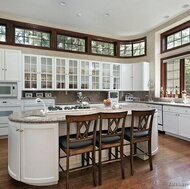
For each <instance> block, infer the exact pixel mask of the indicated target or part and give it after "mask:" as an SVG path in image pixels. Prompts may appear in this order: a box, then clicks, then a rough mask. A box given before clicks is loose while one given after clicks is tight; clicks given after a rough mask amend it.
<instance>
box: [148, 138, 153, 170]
mask: <svg viewBox="0 0 190 189" xmlns="http://www.w3.org/2000/svg"><path fill="white" fill-rule="evenodd" d="M148 156H149V165H150V170H153V166H152V152H151V140H149V141H148Z"/></svg>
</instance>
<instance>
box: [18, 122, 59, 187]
mask: <svg viewBox="0 0 190 189" xmlns="http://www.w3.org/2000/svg"><path fill="white" fill-rule="evenodd" d="M21 131H22V132H21V181H22V182H25V183H34V184H35V183H38V184H40V183H43V184H44V183H50V182H55V181H58V174H59V170H58V167H59V166H58V165H59V164H58V149H59V146H58V136H59V134H58V123H52V124H47V123H46V124H21Z"/></svg>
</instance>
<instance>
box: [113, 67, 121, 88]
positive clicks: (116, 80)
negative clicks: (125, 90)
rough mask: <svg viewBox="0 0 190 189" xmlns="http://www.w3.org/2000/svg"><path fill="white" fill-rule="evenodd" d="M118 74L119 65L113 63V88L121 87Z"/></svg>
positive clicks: (119, 73)
mask: <svg viewBox="0 0 190 189" xmlns="http://www.w3.org/2000/svg"><path fill="white" fill-rule="evenodd" d="M120 75H121V65H120V64H113V89H120V88H121V82H120Z"/></svg>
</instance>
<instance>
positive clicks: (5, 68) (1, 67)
mask: <svg viewBox="0 0 190 189" xmlns="http://www.w3.org/2000/svg"><path fill="white" fill-rule="evenodd" d="M1 80H2V81H21V51H18V50H11V49H0V81H1Z"/></svg>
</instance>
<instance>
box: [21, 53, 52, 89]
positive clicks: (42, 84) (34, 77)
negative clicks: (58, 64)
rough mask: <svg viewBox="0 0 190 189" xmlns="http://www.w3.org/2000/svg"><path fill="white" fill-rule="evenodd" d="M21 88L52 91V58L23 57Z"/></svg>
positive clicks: (25, 55) (26, 55)
mask: <svg viewBox="0 0 190 189" xmlns="http://www.w3.org/2000/svg"><path fill="white" fill-rule="evenodd" d="M23 64H24V65H23V68H24V74H23V75H24V78H23V81H24V83H23V88H24V89H53V58H52V57H45V56H37V55H28V54H24V55H23Z"/></svg>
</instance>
